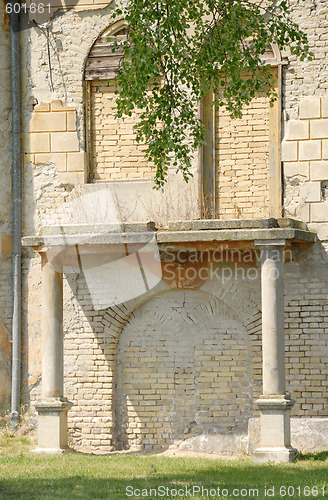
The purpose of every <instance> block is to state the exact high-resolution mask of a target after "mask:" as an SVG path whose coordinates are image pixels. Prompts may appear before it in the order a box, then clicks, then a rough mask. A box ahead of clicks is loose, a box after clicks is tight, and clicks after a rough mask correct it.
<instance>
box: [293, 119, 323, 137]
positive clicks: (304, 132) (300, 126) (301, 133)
mask: <svg viewBox="0 0 328 500" xmlns="http://www.w3.org/2000/svg"><path fill="white" fill-rule="evenodd" d="M327 137H328V136H327ZM284 139H285V140H289V141H292V140H297V139H309V121H308V120H289V121H288V122H287V123H286V132H285V137H284Z"/></svg>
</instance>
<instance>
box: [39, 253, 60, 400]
mask: <svg viewBox="0 0 328 500" xmlns="http://www.w3.org/2000/svg"><path fill="white" fill-rule="evenodd" d="M42 264H43V266H42V397H43V398H44V399H47V398H51V397H57V398H58V397H62V396H63V366H64V359H63V275H62V273H60V272H57V271H56V270H55V269H54V268H53V267H52V265H51V262H49V260H48V259H47V256H46V255H44V256H43V262H42Z"/></svg>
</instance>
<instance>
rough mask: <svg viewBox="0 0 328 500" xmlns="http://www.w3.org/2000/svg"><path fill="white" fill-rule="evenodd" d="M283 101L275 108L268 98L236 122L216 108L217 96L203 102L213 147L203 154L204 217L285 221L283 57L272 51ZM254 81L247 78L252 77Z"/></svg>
mask: <svg viewBox="0 0 328 500" xmlns="http://www.w3.org/2000/svg"><path fill="white" fill-rule="evenodd" d="M263 59H264V60H265V62H266V63H267V64H269V65H270V66H271V71H272V78H273V82H274V85H275V90H276V93H277V95H278V99H277V100H276V102H275V104H274V106H273V107H270V105H269V98H268V97H267V96H266V95H265V93H264V92H262V93H260V92H259V93H258V94H257V95H256V96H255V98H254V99H253V101H252V102H251V103H250V104H249V105H248V106H245V108H244V113H243V117H242V118H241V119H232V118H230V116H229V113H228V112H227V111H226V109H225V108H224V107H222V108H219V109H216V110H214V109H213V107H211V103H212V102H213V92H212V93H211V92H209V93H208V95H207V96H205V98H204V102H203V119H204V122H205V124H206V130H207V141H206V145H205V146H204V148H203V168H202V178H203V181H202V189H203V216H204V217H206V218H212V217H214V218H219V219H253V218H263V217H281V210H282V194H281V160H280V144H281V65H282V64H283V62H282V61H281V55H280V51H279V49H278V47H276V46H272V47H271V48H268V50H267V52H266V53H265V54H264V56H263ZM247 76H249V75H245V77H247Z"/></svg>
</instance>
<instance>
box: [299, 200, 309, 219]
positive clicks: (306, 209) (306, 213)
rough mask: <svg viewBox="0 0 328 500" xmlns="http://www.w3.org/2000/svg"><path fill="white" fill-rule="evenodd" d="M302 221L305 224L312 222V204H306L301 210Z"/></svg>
mask: <svg viewBox="0 0 328 500" xmlns="http://www.w3.org/2000/svg"><path fill="white" fill-rule="evenodd" d="M300 219H301V220H302V221H304V222H309V221H310V204H309V203H304V205H302V207H301V209H300Z"/></svg>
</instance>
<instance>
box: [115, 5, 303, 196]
mask: <svg viewBox="0 0 328 500" xmlns="http://www.w3.org/2000/svg"><path fill="white" fill-rule="evenodd" d="M122 14H123V15H124V17H125V19H126V20H127V22H128V24H129V30H128V35H127V40H126V41H125V42H123V45H124V50H125V57H124V59H123V60H122V63H121V67H120V72H119V75H118V80H117V82H118V90H117V94H118V97H117V116H118V117H122V116H123V115H128V116H131V113H132V111H133V110H134V109H136V108H139V109H140V110H142V112H141V117H140V121H139V123H138V124H137V125H136V131H137V140H138V141H140V142H141V141H142V142H145V143H146V144H147V150H146V155H147V157H148V158H149V160H152V161H153V162H154V163H155V166H156V169H157V173H156V177H155V183H156V186H157V187H162V186H163V185H164V183H165V179H166V176H167V171H168V166H169V165H170V164H173V165H174V167H176V169H177V170H178V171H181V172H182V174H183V177H184V179H185V180H186V181H188V178H189V177H190V176H191V175H192V174H191V172H190V168H191V162H192V157H193V153H194V151H195V150H196V149H197V148H198V147H200V146H202V145H203V144H204V143H205V130H204V125H203V123H202V121H201V118H200V117H199V113H198V111H197V110H198V105H199V102H201V99H202V97H203V96H204V94H205V93H206V92H207V91H208V89H213V91H214V95H215V105H216V106H222V105H224V106H226V108H227V109H228V111H229V112H230V114H231V116H233V117H241V115H242V108H243V106H244V105H245V104H248V103H249V102H250V101H251V100H252V98H253V97H254V96H255V94H256V92H258V91H265V92H266V94H267V95H268V96H269V97H270V101H271V104H272V102H273V100H274V99H275V95H274V90H273V84H272V78H271V73H270V68H269V66H267V65H265V63H264V62H263V57H262V56H263V54H264V53H265V51H266V49H267V47H268V45H269V44H270V43H276V44H278V46H279V47H280V49H284V48H285V47H290V50H291V53H292V54H296V55H297V56H299V57H300V58H301V60H303V59H304V58H305V57H307V56H309V46H308V41H307V37H306V35H305V34H304V33H303V32H302V31H301V30H300V29H299V27H298V26H297V25H296V24H295V23H294V22H292V21H291V19H290V8H289V7H288V3H287V1H285V0H283V1H269V0H267V1H266V2H265V3H263V0H262V1H260V0H256V1H254V0H253V1H251V0H204V1H203V2H195V1H194V0H161V1H155V0H129V1H128V2H127V6H126V7H125V8H124V9H123V10H116V11H115V14H114V16H117V15H122Z"/></svg>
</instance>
